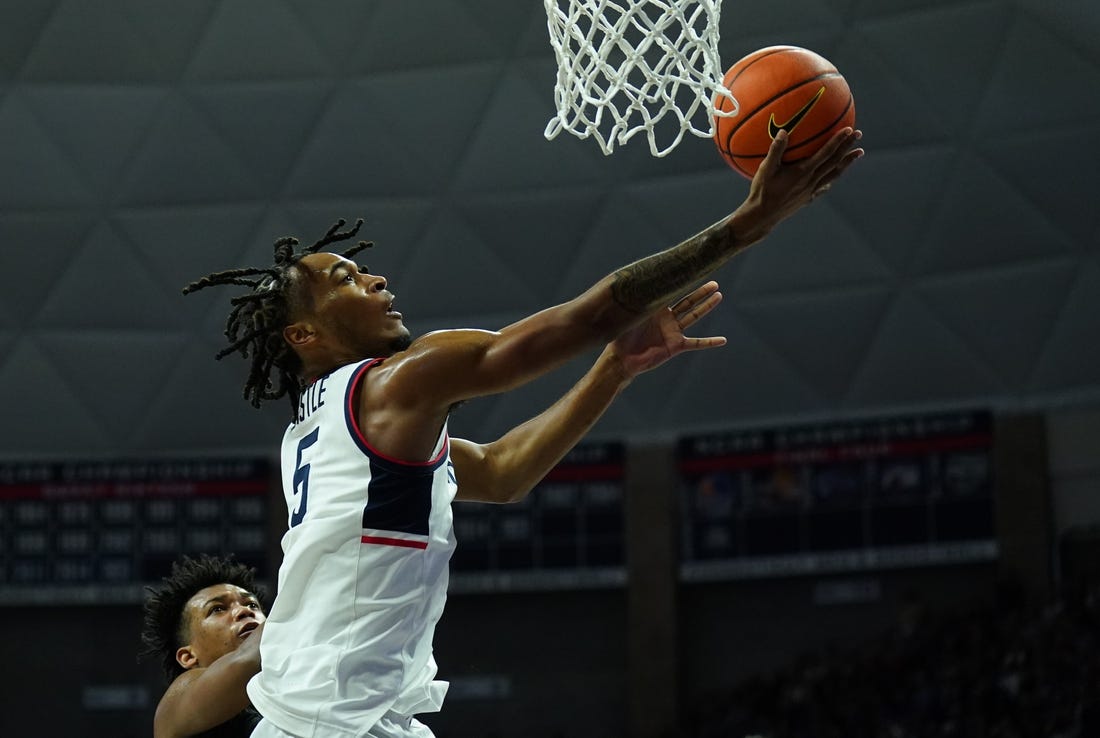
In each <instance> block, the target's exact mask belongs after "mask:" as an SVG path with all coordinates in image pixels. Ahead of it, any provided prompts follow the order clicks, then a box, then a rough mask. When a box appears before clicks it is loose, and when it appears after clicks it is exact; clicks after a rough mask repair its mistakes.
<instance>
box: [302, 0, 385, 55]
mask: <svg viewBox="0 0 1100 738" xmlns="http://www.w3.org/2000/svg"><path fill="white" fill-rule="evenodd" d="M287 2H288V5H289V6H290V7H291V8H293V9H294V14H295V16H296V17H297V19H298V26H297V29H296V32H298V33H302V32H305V33H306V34H307V35H308V36H310V37H311V38H312V39H313V40H314V42H315V44H316V46H317V48H318V49H319V50H320V51H321V53H322V54H323V55H324V56H325V58H326V59H328V60H329V66H330V67H331V68H333V69H343V68H344V67H345V66H346V62H347V59H348V57H349V55H351V54H352V53H354V50H355V48H356V47H357V46H359V44H361V43H363V36H364V35H365V34H366V33H367V32H368V31H369V30H370V28H371V26H372V18H373V16H374V15H376V13H377V12H378V8H379V3H377V2H368V3H365V2H363V0H325V4H324V8H323V12H320V13H319V12H317V9H318V5H317V2H316V0H287ZM337 18H338V19H339V22H334V19H337Z"/></svg>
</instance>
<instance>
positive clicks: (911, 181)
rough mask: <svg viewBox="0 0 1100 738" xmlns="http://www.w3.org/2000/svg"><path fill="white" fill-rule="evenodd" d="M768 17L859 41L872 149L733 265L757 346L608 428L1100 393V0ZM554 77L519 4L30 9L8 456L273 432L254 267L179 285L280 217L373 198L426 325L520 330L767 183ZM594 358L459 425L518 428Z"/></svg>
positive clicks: (150, 449)
mask: <svg viewBox="0 0 1100 738" xmlns="http://www.w3.org/2000/svg"><path fill="white" fill-rule="evenodd" d="M772 44H795V45H801V46H806V47H809V48H812V49H815V50H816V51H818V52H820V53H822V54H823V55H825V56H826V57H828V58H829V59H831V60H832V61H833V62H835V63H836V64H838V66H839V68H840V70H841V71H842V73H843V74H844V75H845V77H846V78H847V80H848V82H849V84H850V85H851V87H852V90H853V93H854V95H855V100H856V107H857V116H858V122H859V125H860V127H861V128H863V129H864V132H865V137H864V143H865V145H866V147H867V150H868V155H867V157H866V158H865V159H864V160H863V161H861V162H859V163H858V164H857V165H856V167H855V168H854V169H853V170H852V171H851V172H850V173H849V174H848V176H846V177H845V179H844V180H843V181H842V182H840V183H838V185H837V186H836V187H835V188H834V189H833V191H832V192H830V193H829V194H828V195H827V196H826V197H825V198H824V199H823V200H822V201H820V202H818V203H815V204H814V206H813V207H811V208H809V209H807V210H806V211H805V212H802V213H800V214H799V215H798V216H797V217H795V218H794V219H792V220H791V221H790V222H787V223H784V224H783V225H782V226H780V227H779V228H778V229H777V230H776V231H775V232H774V233H773V234H772V235H771V237H770V238H769V239H768V242H767V243H763V244H760V245H758V246H757V247H755V248H753V249H752V250H750V251H749V252H748V253H747V254H744V255H742V256H741V257H738V258H736V259H734V260H733V262H731V263H730V264H728V265H726V266H725V267H723V268H722V269H721V270H720V271H719V273H718V275H717V278H718V279H719V281H720V282H721V284H722V289H723V292H724V295H725V300H724V303H723V305H722V306H721V307H720V308H719V309H718V310H716V311H715V312H714V314H713V315H711V316H708V318H707V319H706V320H705V321H704V322H703V323H700V324H699V325H698V326H697V330H696V331H695V333H696V335H719V334H720V335H725V336H726V337H727V338H728V339H729V341H730V344H729V345H728V346H726V347H725V348H723V349H720V350H715V351H708V352H702V353H699V354H695V355H691V356H686V357H679V358H677V359H676V360H675V361H674V362H672V363H670V364H669V365H668V366H665V367H662V368H661V369H660V370H658V371H655V372H652V373H650V374H647V375H645V376H643V377H640V378H639V379H638V380H637V381H635V382H634V384H633V385H632V386H631V387H630V389H629V390H628V391H627V392H626V393H624V395H623V397H622V398H620V401H619V402H618V403H617V404H616V406H615V407H614V408H613V409H612V410H611V412H609V413H608V415H607V416H606V417H605V418H604V420H603V421H602V422H601V423H600V424H599V425H598V426H597V432H598V433H599V434H601V435H604V436H610V437H628V436H631V435H635V434H642V435H654V434H657V435H662V434H663V435H667V434H671V433H677V432H683V431H687V430H690V429H695V428H701V427H705V428H721V427H729V426H732V425H736V426H739V427H740V426H744V425H752V424H763V423H768V422H778V421H780V420H782V421H788V420H793V419H798V418H821V417H832V416H837V415H854V414H865V413H880V412H886V411H889V410H890V409H896V408H907V409H910V408H914V407H943V406H945V405H958V404H967V405H973V404H989V405H994V406H997V407H1021V406H1022V407H1036V406H1041V405H1043V404H1045V403H1054V402H1057V403H1059V404H1061V405H1065V404H1086V403H1095V402H1098V401H1100V349H1098V348H1097V346H1100V342H1098V341H1097V336H1098V335H1100V324H1098V321H1100V317H1098V316H1100V208H1097V207H1096V205H1095V204H1096V203H1097V202H1098V201H1100V184H1098V183H1097V180H1096V177H1095V171H1096V170H1097V165H1098V164H1100V102H1098V101H1097V99H1096V98H1095V96H1094V95H1092V92H1093V91H1094V90H1096V89H1100V9H1098V7H1097V6H1096V3H1095V2H1093V0H1060V2H1057V3H1050V2H1044V1H1043V0H873V1H872V0H795V1H794V2H791V3H786V4H771V5H768V4H762V5H761V4H758V5H757V6H750V5H747V4H745V3H740V2H727V3H726V4H725V7H723V9H722V42H721V45H720V49H721V53H722V58H723V60H724V63H725V64H726V65H727V66H728V65H729V64H732V63H733V62H734V61H735V60H736V59H737V58H739V57H741V56H743V55H744V54H746V53H748V52H750V51H752V50H754V49H756V48H759V47H761V46H765V45H772ZM555 74H556V64H555V60H554V57H553V53H552V51H551V49H550V45H549V42H548V39H547V36H546V19H545V14H544V11H543V8H542V4H541V3H530V2H520V1H519V0H433V2H431V3H428V4H424V3H412V2H407V1H406V0H372V1H371V2H360V1H359V0H323V1H322V2H313V1H312V0H309V1H307V0H271V1H270V2H262V1H261V0H222V1H215V0H194V1H192V2H187V3H173V2H169V1H168V0H120V1H119V2H113V3H108V4H95V3H88V2H85V1H84V0H41V1H34V0H27V1H26V2H21V3H9V4H7V5H4V6H2V7H0V243H2V244H3V246H4V248H2V249H0V267H2V268H4V269H5V271H6V272H7V273H8V274H9V275H18V276H17V278H15V279H11V280H9V284H8V287H7V288H6V289H5V290H4V291H3V293H0V386H4V387H6V388H9V392H8V394H6V395H5V407H8V408H11V409H12V410H13V411H14V413H15V416H16V417H18V418H19V419H20V420H21V421H23V423H22V427H23V428H24V430H23V431H22V432H21V433H20V434H19V436H17V437H16V436H10V437H9V436H5V437H3V438H0V453H2V454H4V455H7V456H12V457H27V456H69V457H86V456H89V455H103V456H129V455H135V454H188V453H206V452H209V453H239V452H244V451H248V452H264V453H268V452H271V451H272V449H273V448H274V446H275V443H276V441H277V438H278V436H279V433H280V429H281V427H282V426H283V425H284V423H285V420H286V417H287V408H286V406H285V405H284V404H283V403H281V402H277V403H274V404H273V406H272V407H271V408H269V409H266V410H265V411H264V412H260V413H257V412H255V411H254V410H253V409H252V408H250V407H248V405H247V404H246V403H245V402H244V401H243V400H242V399H241V397H240V394H241V385H242V384H243V381H244V377H245V374H246V372H247V362H246V361H243V360H241V359H240V358H239V357H230V358H228V359H226V360H225V361H222V362H215V361H214V360H213V358H212V357H213V355H214V354H215V353H216V352H217V351H218V350H219V348H220V347H221V345H222V343H221V342H222V340H223V337H222V330H223V328H224V322H225V316H226V313H227V308H228V305H227V302H228V299H229V297H230V296H231V294H233V293H232V291H220V290H211V291H204V292H200V293H198V294H196V295H193V296H191V297H187V298H184V297H183V296H181V294H180V289H181V287H182V286H183V285H184V284H186V283H188V282H190V281H192V280H194V279H196V278H198V277H201V276H202V275H204V274H207V273H208V272H212V271H220V270H223V269H227V268H232V267H240V266H250V265H264V264H266V263H269V260H270V258H271V244H272V242H273V241H274V240H275V239H276V238H278V237H280V236H283V235H295V236H298V237H299V238H300V239H301V240H302V241H303V242H305V243H307V244H308V243H311V242H312V241H313V240H315V239H316V238H318V237H319V236H321V235H322V234H323V233H324V232H325V230H326V229H327V228H328V227H329V225H331V224H332V223H333V222H334V221H335V220H336V219H338V218H347V219H349V220H353V219H355V218H357V217H363V218H365V219H366V223H365V224H364V226H363V229H362V231H361V233H360V237H361V238H364V239H369V240H374V241H376V242H377V247H376V248H375V249H373V250H371V251H368V252H366V253H364V254H363V255H362V256H361V257H360V261H361V262H362V263H364V264H367V265H368V266H369V267H370V268H371V269H372V270H373V271H375V272H377V273H381V274H384V275H386V277H387V278H388V279H389V280H390V283H391V287H392V288H393V290H394V291H395V292H396V293H397V295H398V306H399V307H400V309H401V310H402V312H403V313H404V314H405V315H406V316H407V318H408V322H409V324H410V327H411V328H412V329H413V330H414V331H416V332H423V331H427V330H433V329H439V328H445V327H454V326H469V327H483V328H490V329H497V328H500V327H502V326H504V325H506V324H508V323H510V322H512V321H514V320H516V319H518V318H520V317H522V316H523V315H525V314H528V313H530V312H532V311H535V310H538V309H541V308H543V307H546V306H548V305H550V304H553V303H554V302H557V301H560V300H564V299H568V298H569V297H571V296H573V295H575V294H577V293H578V292H580V291H581V290H583V289H585V288H587V287H588V286H589V285H590V284H591V283H592V282H593V281H595V280H596V279H598V278H600V277H601V276H603V275H604V274H606V273H607V272H609V271H610V270H612V269H615V268H616V267H619V266H621V265H623V264H624V263H626V262H630V261H633V260H635V259H637V258H639V257H641V256H644V255H646V254H647V253H651V252H652V251H654V250H657V249H661V248H664V247H666V246H670V245H672V244H674V243H676V242H678V241H680V240H682V239H684V238H686V237H688V236H691V235H692V234H693V233H695V232H697V231H698V230H700V229H701V228H703V227H705V226H707V225H708V224H710V223H712V222H714V221H716V220H718V219H719V218H721V217H722V216H724V215H725V214H726V213H727V212H728V211H729V210H730V209H731V208H733V207H735V206H736V204H737V203H739V202H740V201H741V200H742V199H743V198H744V196H745V194H746V193H747V192H748V187H749V185H748V182H747V181H745V180H744V179H742V178H741V177H740V176H739V175H737V174H735V173H733V172H732V171H731V170H730V169H729V168H728V167H727V166H726V165H725V164H724V162H722V161H721V160H720V158H719V157H718V156H717V154H716V152H715V150H714V147H713V144H712V143H711V141H709V140H706V139H702V140H701V139H694V138H691V139H686V140H685V141H683V142H682V143H681V145H680V147H679V148H677V149H676V150H674V151H673V152H671V153H670V154H669V155H668V156H667V157H664V158H660V159H656V158H653V157H651V156H650V155H649V146H648V143H647V142H646V141H645V140H644V138H641V137H636V138H635V139H633V140H632V141H631V142H630V143H629V144H628V145H625V146H621V147H619V148H618V149H617V150H616V152H615V153H614V154H613V155H611V156H604V155H603V154H602V153H601V152H600V151H599V148H598V147H597V146H596V144H595V143H594V142H593V141H590V140H589V141H581V140H577V139H576V138H574V137H572V136H570V135H568V134H563V135H561V136H559V137H558V138H557V139H555V140H554V141H547V140H546V139H545V138H544V137H543V131H544V129H545V127H546V124H547V122H548V121H549V119H550V118H551V116H552V115H553V114H554V106H553V84H554V79H555ZM591 358H592V357H591V356H587V357H584V358H583V359H579V360H576V361H573V362H570V363H569V364H568V365H567V366H566V367H564V368H563V369H562V370H561V371H560V372H559V373H556V374H553V375H551V376H548V377H546V378H545V379H543V380H541V381H539V382H537V383H535V384H533V385H531V386H529V387H526V388H524V389H523V390H522V391H520V392H518V393H516V394H514V395H509V396H508V397H507V398H488V399H486V400H484V401H475V402H471V403H468V404H467V405H466V406H464V407H463V408H462V409H461V410H460V411H459V412H458V413H457V414H456V416H455V418H454V422H453V424H452V430H453V431H454V432H456V433H459V434H461V435H469V436H471V437H473V438H475V439H478V440H488V439H490V438H491V437H493V436H494V435H496V434H499V433H501V432H503V431H505V430H507V428H508V427H510V425H512V424H514V423H516V422H518V421H519V420H522V419H523V418H525V417H527V416H529V415H531V414H533V413H535V412H538V411H540V410H541V409H543V408H544V407H546V406H547V405H548V404H550V403H551V402H552V401H553V399H554V398H555V397H556V396H557V395H558V394H560V393H561V392H562V391H564V390H565V389H566V388H567V387H568V386H569V385H570V384H571V383H572V382H573V381H574V379H575V378H576V377H577V376H578V375H579V374H580V373H581V372H583V370H584V367H585V365H586V363H587V362H588V361H590V360H591ZM135 371H140V376H137V377H135V376H133V372H135ZM127 378H129V379H127ZM123 380H125V381H126V388H125V389H124V388H123V387H122V382H123Z"/></svg>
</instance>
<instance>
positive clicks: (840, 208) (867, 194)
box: [823, 144, 955, 274]
mask: <svg viewBox="0 0 1100 738" xmlns="http://www.w3.org/2000/svg"><path fill="white" fill-rule="evenodd" d="M868 146H869V148H870V151H871V153H869V154H868V155H867V156H865V157H863V158H862V159H860V161H859V162H858V163H857V164H856V165H855V166H854V167H853V168H852V170H851V171H850V172H849V173H848V174H846V175H845V179H844V181H841V182H838V183H837V185H836V187H834V188H833V189H832V190H830V191H829V193H828V194H827V195H825V202H827V203H828V204H829V206H830V207H831V208H833V209H835V210H836V211H837V212H838V213H840V214H842V215H843V216H844V218H845V222H846V223H848V225H849V226H850V227H851V228H852V229H853V230H854V231H856V232H857V233H859V234H860V236H861V237H862V241H863V242H864V243H866V244H867V245H868V246H870V247H871V248H872V249H873V250H874V251H875V253H876V254H877V255H878V256H879V257H880V258H881V259H882V260H883V261H884V262H885V263H886V264H888V265H889V266H890V267H891V269H893V270H894V271H895V272H897V273H899V274H905V273H907V272H908V269H909V262H910V259H911V256H912V254H913V253H914V251H916V249H917V247H918V245H919V244H920V243H921V240H922V239H923V238H924V236H925V234H926V232H927V230H928V228H929V221H930V220H931V218H932V216H933V215H934V213H935V212H936V209H937V208H938V207H939V206H940V200H941V198H942V197H943V181H944V178H945V177H946V176H947V175H948V174H949V173H950V172H951V171H952V169H953V167H954V160H955V152H954V151H953V150H952V149H951V148H949V147H947V146H940V145H927V146H925V145H921V146H903V147H900V148H894V149H887V150H886V151H877V152H876V151H875V150H874V146H873V144H868ZM887 180H888V181H890V182H891V186H890V187H882V186H880V184H879V183H881V182H883V181H887ZM823 245H824V244H823ZM825 248H827V246H825Z"/></svg>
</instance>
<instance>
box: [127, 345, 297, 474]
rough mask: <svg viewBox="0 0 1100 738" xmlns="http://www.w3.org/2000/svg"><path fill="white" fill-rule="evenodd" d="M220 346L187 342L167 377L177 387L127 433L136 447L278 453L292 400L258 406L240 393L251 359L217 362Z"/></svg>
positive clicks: (231, 358)
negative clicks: (258, 407) (253, 405)
mask: <svg viewBox="0 0 1100 738" xmlns="http://www.w3.org/2000/svg"><path fill="white" fill-rule="evenodd" d="M220 348H221V346H220V345H219V344H217V343H215V342H213V341H210V342H208V341H206V340H205V337H203V338H202V339H200V340H197V341H191V342H189V343H188V344H187V345H186V346H185V348H184V351H183V353H182V354H181V355H180V356H179V357H178V359H177V360H176V361H175V362H174V366H171V367H169V369H168V370H167V373H166V374H165V376H164V383H165V385H166V386H168V387H172V388H173V390H172V391H165V392H163V393H161V394H160V395H158V396H156V397H155V398H154V399H153V400H152V402H151V404H150V406H149V409H148V411H147V412H146V413H144V415H143V416H142V417H141V418H139V419H138V420H136V421H135V423H134V427H133V430H132V431H131V433H130V436H129V437H130V438H131V439H133V440H132V443H133V444H134V447H135V448H136V449H138V450H139V451H141V452H145V453H149V452H154V453H155V452H156V451H157V450H158V449H166V448H167V449H174V450H175V451H176V452H177V453H190V454H211V455H219V456H225V455H232V454H240V453H257V452H259V453H265V454H274V453H275V452H276V449H277V448H278V444H279V439H280V438H281V437H282V432H283V430H284V429H285V428H286V425H287V422H288V420H289V419H290V402H289V400H287V399H285V398H284V399H281V400H273V401H271V402H269V403H266V404H265V405H264V406H263V408H262V409H261V410H256V409H254V408H253V407H252V406H251V405H249V404H248V401H247V400H245V399H244V398H243V397H242V396H241V391H242V388H243V387H244V382H245V378H246V377H247V375H248V361H247V360H246V359H242V358H241V357H240V356H238V355H236V354H234V355H232V356H228V357H226V358H225V359H223V360H222V361H215V360H214V354H215V353H216V352H217V351H218V349H220ZM215 419H216V422H215Z"/></svg>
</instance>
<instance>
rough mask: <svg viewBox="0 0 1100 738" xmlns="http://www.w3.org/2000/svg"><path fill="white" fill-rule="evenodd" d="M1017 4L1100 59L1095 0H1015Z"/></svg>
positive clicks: (1079, 48) (1033, 17) (1052, 29)
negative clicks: (1097, 50) (1053, 2)
mask: <svg viewBox="0 0 1100 738" xmlns="http://www.w3.org/2000/svg"><path fill="white" fill-rule="evenodd" d="M1013 5H1015V6H1016V7H1018V8H1019V9H1020V10H1021V11H1023V12H1026V14H1027V15H1028V16H1029V17H1030V19H1031V20H1032V21H1033V22H1035V23H1038V24H1040V25H1042V26H1044V27H1046V28H1047V29H1049V30H1050V32H1051V33H1053V34H1055V35H1056V36H1058V37H1059V38H1062V39H1065V40H1066V42H1067V44H1068V45H1070V46H1073V47H1075V48H1077V49H1078V50H1080V51H1081V52H1083V53H1085V54H1086V55H1087V56H1089V57H1091V58H1092V59H1093V60H1094V61H1096V62H1098V63H1100V54H1098V53H1096V39H1097V38H1100V15H1097V13H1096V4H1095V3H1094V2H1093V0H1060V2H1058V3H1057V4H1052V3H1050V2H1049V1H1048V0H1015V2H1014V3H1013Z"/></svg>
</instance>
